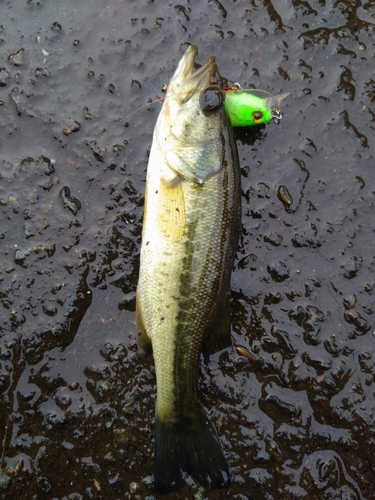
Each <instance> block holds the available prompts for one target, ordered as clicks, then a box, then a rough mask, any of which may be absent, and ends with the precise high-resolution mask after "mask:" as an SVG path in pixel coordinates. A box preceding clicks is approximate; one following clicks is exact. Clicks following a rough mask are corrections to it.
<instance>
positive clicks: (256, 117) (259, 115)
mask: <svg viewBox="0 0 375 500" xmlns="http://www.w3.org/2000/svg"><path fill="white" fill-rule="evenodd" d="M262 119H263V113H262V112H261V111H255V112H254V113H253V121H254V122H255V123H259V122H260V121H261V120H262Z"/></svg>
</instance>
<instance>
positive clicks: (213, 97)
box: [199, 89, 224, 112]
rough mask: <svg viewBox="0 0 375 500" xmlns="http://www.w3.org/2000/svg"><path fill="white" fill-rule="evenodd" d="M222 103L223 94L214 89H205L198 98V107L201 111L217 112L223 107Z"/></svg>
mask: <svg viewBox="0 0 375 500" xmlns="http://www.w3.org/2000/svg"><path fill="white" fill-rule="evenodd" d="M223 102H224V96H223V93H222V92H219V91H218V90H214V89H206V90H205V91H204V92H202V93H201V95H200V97H199V105H200V107H201V110H202V111H209V112H214V111H219V109H221V108H222V107H223Z"/></svg>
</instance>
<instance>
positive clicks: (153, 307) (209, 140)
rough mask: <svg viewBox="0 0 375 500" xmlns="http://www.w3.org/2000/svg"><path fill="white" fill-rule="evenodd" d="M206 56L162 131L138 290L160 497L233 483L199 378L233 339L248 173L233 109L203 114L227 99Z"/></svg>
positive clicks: (171, 104)
mask: <svg viewBox="0 0 375 500" xmlns="http://www.w3.org/2000/svg"><path fill="white" fill-rule="evenodd" d="M196 54H197V48H196V47H194V46H190V47H189V48H188V50H187V51H186V53H185V55H184V56H183V58H182V60H181V61H180V63H179V65H178V67H177V69H176V71H175V74H174V76H173V77H172V79H171V82H170V84H169V86H168V92H167V95H166V98H165V102H164V104H163V108H162V111H161V113H160V115H159V118H158V121H157V124H156V126H155V131H154V138H153V144H152V149H151V153H150V158H149V164H148V171H147V185H146V201H145V215H144V222H143V234H142V248H141V263H140V275H139V283H138V289H137V326H138V331H139V346H140V350H141V351H146V350H147V348H148V346H149V344H150V342H151V344H152V350H153V355H154V360H155V367H156V378H157V400H156V414H155V485H156V488H157V490H158V491H160V492H167V491H170V490H171V489H174V488H177V487H179V486H180V485H181V484H182V481H183V479H182V475H183V473H188V474H191V475H192V476H194V477H196V478H197V479H198V480H199V481H201V482H202V483H203V484H205V485H206V486H208V487H211V488H215V487H223V486H228V485H229V484H230V479H229V471H228V466H227V463H226V460H225V458H224V455H223V452H222V449H221V446H220V442H219V439H218V437H217V435H216V432H215V429H214V427H213V425H212V424H211V422H210V421H209V420H208V417H207V416H206V414H205V412H204V410H203V409H202V407H201V405H200V403H199V401H198V398H197V371H198V365H199V358H200V354H201V352H202V349H203V351H204V352H205V353H207V354H210V353H212V352H214V351H215V350H218V349H220V348H222V347H225V346H226V345H227V344H228V343H229V340H230V318H229V293H230V275H231V270H232V266H233V261H234V257H235V252H236V249H237V239H238V228H239V221H240V186H239V182H240V180H239V165H238V155H237V149H236V145H235V142H234V139H233V136H232V130H231V127H230V125H228V121H227V118H226V115H225V112H224V108H223V107H221V108H220V105H213V107H212V109H209V105H208V106H207V107H206V108H205V111H202V109H201V106H202V100H203V101H205V100H208V101H209V100H210V99H211V97H213V99H214V101H215V98H218V99H219V98H220V93H221V92H222V90H223V84H222V79H221V77H220V75H219V73H218V69H217V66H216V63H215V59H214V58H213V57H211V58H210V59H209V60H208V61H207V62H206V64H205V65H204V66H202V67H201V68H200V69H198V70H197V71H196V72H193V67H194V62H195V56H196ZM207 89H210V90H209V91H208V93H207V92H206V91H207ZM207 96H208V97H207Z"/></svg>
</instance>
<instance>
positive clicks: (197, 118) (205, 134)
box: [154, 45, 226, 184]
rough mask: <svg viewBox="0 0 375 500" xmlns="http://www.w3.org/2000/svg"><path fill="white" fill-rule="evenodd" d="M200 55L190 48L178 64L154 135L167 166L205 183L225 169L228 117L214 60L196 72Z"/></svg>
mask: <svg viewBox="0 0 375 500" xmlns="http://www.w3.org/2000/svg"><path fill="white" fill-rule="evenodd" d="M197 53H198V49H197V47H196V46H194V45H190V46H189V48H188V49H187V50H186V52H185V54H184V56H183V57H182V59H181V61H180V62H179V64H178V66H177V68H176V70H175V73H174V75H173V76H172V78H171V80H170V83H169V85H168V91H167V94H166V96H165V101H164V104H163V108H162V111H161V113H160V115H159V119H158V123H157V126H156V128H155V134H156V139H157V142H158V144H159V147H160V150H161V151H162V154H163V156H164V159H165V161H166V163H167V164H168V166H169V167H170V168H171V169H172V170H173V171H175V172H177V173H178V174H179V175H180V177H181V178H189V179H190V180H193V181H195V182H198V183H199V184H202V183H203V181H204V180H205V178H207V177H208V176H209V175H212V174H213V173H215V172H217V171H218V170H220V168H221V166H222V154H223V153H222V150H223V147H222V140H221V133H222V129H223V127H224V126H225V123H226V121H225V120H226V116H225V111H224V91H223V80H222V78H221V76H220V73H219V71H218V68H217V65H216V62H215V58H214V57H210V58H209V59H208V60H207V61H206V63H205V64H204V65H203V66H201V67H200V68H198V69H197V70H196V71H194V66H195V58H196V55H197ZM154 137H155V136H154Z"/></svg>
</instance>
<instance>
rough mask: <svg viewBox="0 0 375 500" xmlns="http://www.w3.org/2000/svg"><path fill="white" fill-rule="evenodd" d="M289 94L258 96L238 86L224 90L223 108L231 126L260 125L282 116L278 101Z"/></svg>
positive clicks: (279, 118) (278, 119) (276, 120)
mask: <svg viewBox="0 0 375 500" xmlns="http://www.w3.org/2000/svg"><path fill="white" fill-rule="evenodd" d="M287 95H289V92H288V93H285V94H279V95H277V96H271V97H266V98H262V97H258V96H256V95H254V94H250V93H249V92H247V91H244V90H243V89H241V87H239V88H238V89H237V88H235V89H233V90H232V89H229V90H226V91H225V99H224V109H225V112H226V115H227V117H228V119H229V122H230V124H231V125H232V127H248V126H250V125H260V124H262V123H267V122H269V121H271V120H275V122H276V123H279V121H280V120H281V118H282V114H281V111H280V102H281V101H282V100H283V99H285V97H286V96H287Z"/></svg>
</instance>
